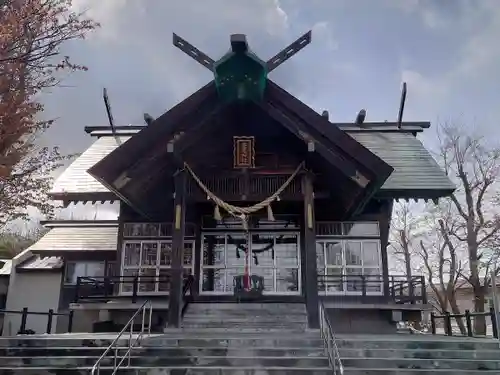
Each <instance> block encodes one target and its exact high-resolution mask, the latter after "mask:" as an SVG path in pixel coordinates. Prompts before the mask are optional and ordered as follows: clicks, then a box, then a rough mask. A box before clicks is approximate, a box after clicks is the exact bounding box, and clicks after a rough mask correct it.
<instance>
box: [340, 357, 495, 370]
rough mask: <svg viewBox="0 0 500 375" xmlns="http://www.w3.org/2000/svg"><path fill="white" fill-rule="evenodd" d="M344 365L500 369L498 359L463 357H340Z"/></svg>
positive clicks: (360, 366) (371, 367) (373, 367)
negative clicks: (467, 358) (465, 358)
mask: <svg viewBox="0 0 500 375" xmlns="http://www.w3.org/2000/svg"><path fill="white" fill-rule="evenodd" d="M342 364H343V365H344V366H345V367H346V368H349V367H357V368H366V369H376V368H398V369H461V370H497V371H498V370H500V359H497V360H472V359H469V360H463V359H444V358H441V359H420V358H365V359H360V358H342Z"/></svg>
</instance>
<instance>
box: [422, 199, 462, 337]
mask: <svg viewBox="0 0 500 375" xmlns="http://www.w3.org/2000/svg"><path fill="white" fill-rule="evenodd" d="M426 212H427V214H426V226H427V228H428V232H427V235H426V236H424V237H423V238H421V239H420V241H419V250H420V252H419V255H420V258H421V260H422V264H423V268H424V270H425V274H426V275H427V284H428V285H429V287H430V288H431V290H432V292H433V295H434V298H435V305H434V306H436V307H438V310H440V312H441V313H444V312H448V311H449V309H451V312H452V313H453V314H455V315H459V314H461V313H462V311H460V308H459V306H458V303H457V295H456V291H457V286H458V285H459V282H460V280H461V275H462V271H463V264H462V261H461V260H460V259H461V256H460V253H459V251H458V250H457V248H456V247H455V245H454V244H453V242H452V241H451V240H450V237H449V234H448V233H449V232H450V231H452V230H453V225H454V224H455V221H454V220H453V211H452V210H451V204H450V202H449V201H444V202H442V203H441V204H439V205H437V206H431V205H430V204H428V205H427V210H426ZM455 320H456V322H457V325H458V327H459V328H460V331H461V333H462V334H464V335H465V334H466V329H465V325H464V323H463V320H462V319H461V318H459V317H456V318H455Z"/></svg>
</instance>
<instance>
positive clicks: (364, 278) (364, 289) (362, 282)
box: [361, 275, 366, 297]
mask: <svg viewBox="0 0 500 375" xmlns="http://www.w3.org/2000/svg"><path fill="white" fill-rule="evenodd" d="M361 288H362V292H361V293H362V296H363V297H365V296H366V277H365V276H364V275H361Z"/></svg>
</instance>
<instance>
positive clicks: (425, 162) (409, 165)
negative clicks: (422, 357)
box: [50, 122, 455, 203]
mask: <svg viewBox="0 0 500 375" xmlns="http://www.w3.org/2000/svg"><path fill="white" fill-rule="evenodd" d="M331 125H332V126H336V127H339V128H340V129H342V130H344V131H345V132H346V133H347V134H349V135H350V136H351V137H352V138H354V139H355V140H356V141H357V142H358V143H360V144H361V145H363V146H364V147H366V148H367V149H368V150H370V151H371V152H373V153H374V154H375V155H377V156H378V157H380V158H381V159H382V160H383V161H385V162H386V163H387V164H389V165H390V166H392V167H393V168H394V171H393V172H392V174H391V175H390V176H389V178H388V179H387V181H385V183H384V184H383V185H382V187H381V189H380V191H379V193H378V194H377V196H384V197H392V198H422V199H434V198H439V197H442V196H446V195H448V194H451V193H452V192H453V191H454V189H455V185H454V184H453V183H452V182H451V181H450V180H449V178H448V177H447V176H446V175H445V174H444V172H443V170H442V169H441V167H440V166H439V165H438V164H437V162H436V161H435V160H434V158H433V157H432V155H431V154H430V152H429V151H428V150H427V149H426V148H425V146H424V145H423V144H422V142H421V141H420V140H419V139H418V138H417V137H416V135H417V134H418V133H420V132H422V131H423V130H424V129H425V128H428V127H429V123H426V122H406V123H404V124H403V126H402V127H401V129H398V127H397V124H395V123H386V122H377V123H365V124H364V125H363V126H362V127H360V126H357V125H353V124H352V123H332V124H331ZM142 128H144V126H121V127H118V129H117V134H118V135H119V138H120V140H121V141H122V142H126V141H127V140H128V139H130V137H131V136H133V135H134V134H136V133H138V132H139V131H140V130H141V129H142ZM85 130H86V132H87V133H88V134H89V135H90V136H91V137H93V138H95V141H94V143H93V144H92V145H91V146H90V147H89V148H88V149H87V150H86V151H85V152H83V153H82V155H80V156H79V157H78V158H77V159H76V160H74V161H73V162H72V163H71V164H70V165H69V167H68V168H67V169H66V170H65V171H64V172H63V173H62V174H61V175H60V176H59V177H58V178H57V179H56V181H55V183H54V186H53V188H52V190H51V192H50V194H51V196H52V197H53V198H54V199H59V200H63V201H66V203H69V202H71V201H79V200H97V201H99V200H100V199H99V198H104V200H113V199H118V198H117V197H116V196H115V195H114V194H113V193H111V192H110V191H109V190H108V189H107V188H106V187H104V186H103V185H102V184H101V183H100V182H98V181H97V180H96V179H95V178H94V177H92V176H91V175H90V174H89V173H88V172H87V170H88V169H89V168H90V167H91V166H93V165H95V164H96V163H98V162H99V161H100V160H102V159H103V158H104V157H105V156H106V155H108V154H109V153H110V152H112V151H113V150H114V149H116V148H117V147H118V145H117V143H116V140H115V138H114V136H113V134H112V132H111V130H110V129H109V127H107V126H92V127H86V128H85ZM85 197H86V198H85ZM92 197H93V198H92Z"/></svg>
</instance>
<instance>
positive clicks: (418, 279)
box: [4, 33, 455, 334]
mask: <svg viewBox="0 0 500 375" xmlns="http://www.w3.org/2000/svg"><path fill="white" fill-rule="evenodd" d="M310 38H311V34H310V33H308V34H305V35H304V36H303V37H302V39H299V40H298V41H297V42H296V43H298V44H294V45H293V44H292V47H293V46H295V47H294V48H295V50H293V51H292V52H294V53H295V52H296V51H298V50H300V49H301V48H302V47H303V46H305V45H307V44H308V43H309V41H310ZM174 44H175V46H176V47H178V48H180V49H181V50H183V51H184V52H187V53H188V54H189V56H191V57H194V58H195V59H196V60H197V61H198V62H199V63H200V64H202V65H203V66H204V67H205V68H208V69H210V70H212V71H213V72H214V80H213V81H211V82H210V83H208V84H207V85H205V86H204V87H202V88H201V89H199V90H198V91H196V92H195V93H193V94H192V95H190V96H189V97H188V98H186V99H185V100H183V101H182V102H180V103H179V104H177V105H176V106H174V107H173V108H171V109H170V110H168V111H167V112H166V113H164V114H162V115H161V116H159V117H158V118H155V119H153V118H146V122H147V123H146V124H145V125H140V126H115V125H114V124H113V122H111V126H92V127H86V128H85V132H86V133H87V134H88V136H90V137H92V139H93V143H92V144H91V146H90V147H89V148H88V149H86V150H85V151H84V152H83V153H82V154H81V155H80V156H79V157H78V158H76V159H75V160H74V161H73V162H72V163H71V165H69V166H68V168H67V169H66V170H65V171H64V172H63V173H62V174H61V175H60V176H59V177H58V178H57V179H56V181H55V183H54V186H53V188H52V190H51V192H50V195H51V197H52V199H54V200H56V201H59V202H62V203H63V204H64V205H65V206H68V205H71V204H76V203H80V202H83V203H87V204H97V205H99V204H102V203H104V202H116V203H117V204H119V207H120V209H119V216H118V219H117V220H112V221H109V220H94V221H92V220H88V221H82V220H64V221H49V222H45V223H44V225H45V226H46V227H47V228H48V229H49V231H48V232H47V234H45V236H43V237H42V238H41V239H40V240H39V241H38V242H37V243H35V244H34V245H32V246H31V247H30V248H28V249H27V250H26V251H24V252H23V253H21V254H20V255H18V256H17V257H16V258H14V260H13V262H12V265H11V271H10V272H11V275H10V280H9V289H8V295H7V303H6V306H7V309H22V308H26V307H27V308H28V309H29V310H39V311H46V310H48V309H53V310H54V311H69V310H74V311H75V322H74V327H73V331H74V332H90V331H92V330H97V329H98V328H96V327H98V325H96V323H98V322H99V321H112V322H114V323H117V322H120V321H125V322H126V320H127V317H129V316H130V314H131V313H132V312H133V311H135V310H136V309H137V307H138V306H139V305H140V304H141V303H142V302H143V301H144V300H146V299H150V300H151V301H152V302H153V308H154V314H155V316H154V319H153V320H154V322H155V324H157V326H158V327H157V328H158V329H161V328H163V327H166V326H172V327H178V326H181V325H182V318H183V314H184V312H185V309H186V308H187V309H189V306H188V305H187V303H186V302H187V301H188V302H189V304H196V303H226V304H227V303H231V304H235V305H236V304H238V306H240V308H242V309H244V308H245V305H246V304H249V303H277V304H279V303H294V304H303V305H304V306H305V309H306V311H307V318H308V325H309V327H311V328H316V327H318V305H319V303H323V304H324V305H325V307H326V309H327V311H328V313H329V315H330V317H331V321H332V322H334V323H333V324H334V325H335V327H334V329H335V331H336V332H356V331H360V330H361V331H363V332H366V331H367V330H369V331H373V332H381V331H383V330H385V329H388V328H387V327H394V326H395V323H396V322H398V321H404V320H410V319H418V317H419V316H420V314H421V312H422V311H423V310H425V309H427V308H428V307H429V306H428V304H427V299H426V295H425V281H424V278H423V277H422V276H413V277H412V278H411V279H408V278H407V277H406V276H404V275H402V274H397V275H393V274H391V273H390V272H389V267H388V262H389V259H388V257H389V255H388V252H387V247H388V238H389V232H390V222H391V213H392V209H393V202H394V201H395V200H397V199H415V200H420V199H422V200H437V199H439V198H441V197H445V196H448V195H450V194H451V193H452V192H453V191H454V189H455V186H454V185H453V184H452V182H451V181H450V180H449V179H448V177H447V176H446V175H445V173H444V172H443V171H442V170H441V168H440V167H439V165H438V164H437V163H436V161H435V160H434V159H433V157H432V156H431V154H430V153H429V151H428V150H426V148H425V147H424V146H423V145H422V143H421V141H420V140H419V139H418V135H419V134H420V133H422V132H423V131H425V130H426V129H428V128H429V127H430V123H429V122H427V121H414V122H405V121H402V120H401V117H400V119H399V120H398V121H394V122H387V121H385V122H368V121H365V119H364V116H365V115H366V112H365V111H361V112H360V115H359V116H358V118H356V120H355V121H353V122H352V123H337V122H335V119H332V118H329V116H328V112H326V111H325V112H323V113H322V114H319V113H317V112H316V111H315V110H313V109H311V108H310V107H309V106H308V105H307V104H305V103H303V102H301V101H300V100H298V99H297V98H296V97H294V95H293V93H289V92H287V91H286V90H284V89H283V88H282V87H280V86H279V85H277V84H276V83H275V82H273V81H272V80H271V79H269V78H268V77H267V73H269V72H270V71H272V70H273V69H274V68H276V67H277V66H279V65H280V64H281V63H282V62H283V61H285V60H286V59H287V58H289V56H287V53H288V54H290V51H291V50H290V49H285V50H284V52H282V53H281V55H280V54H278V55H277V57H276V56H275V57H274V58H273V59H271V60H269V61H268V62H267V63H266V62H263V61H262V60H260V59H259V58H258V57H256V55H255V54H253V53H252V52H251V51H250V50H249V49H248V45H247V43H246V39H245V38H244V36H242V35H233V36H232V39H231V50H230V52H228V54H227V55H225V56H224V57H223V58H221V59H220V60H217V61H215V60H213V59H211V58H209V57H208V56H206V55H204V54H203V53H202V52H201V51H199V50H197V49H196V51H198V52H197V55H195V54H194V53H189V52H190V51H191V52H192V51H194V50H193V48H194V47H192V46H191V45H189V43H187V42H186V41H184V40H183V39H181V38H179V37H177V36H176V35H174ZM21 296H22V297H21ZM103 316H105V317H103ZM19 319H20V318H19V316H14V315H12V316H9V317H6V318H5V320H6V321H5V322H4V334H8V333H7V332H6V328H5V327H9V326H10V327H17V325H18V320H19ZM29 319H30V320H31V321H32V323H31V325H32V326H33V327H36V328H33V329H34V330H35V331H37V330H43V326H44V324H45V321H46V318H43V317H40V321H39V322H38V321H37V320H36V319H37V318H36V317H30V318H29ZM63 320H64V317H59V318H58V323H57V327H58V329H60V330H63V329H64V327H65V322H63ZM28 325H30V324H29V322H28ZM39 326H40V328H38V327H39ZM12 330H13V328H11V331H12ZM108 330H109V327H108ZM10 333H12V332H10Z"/></svg>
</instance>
